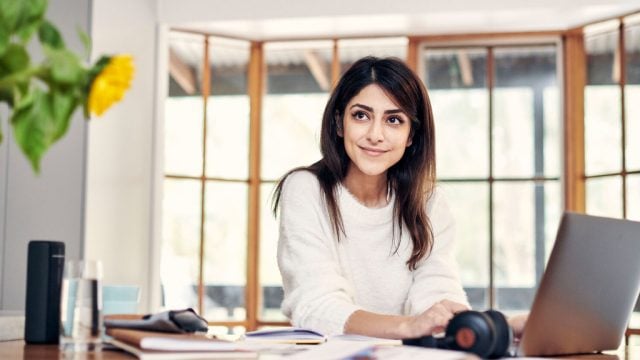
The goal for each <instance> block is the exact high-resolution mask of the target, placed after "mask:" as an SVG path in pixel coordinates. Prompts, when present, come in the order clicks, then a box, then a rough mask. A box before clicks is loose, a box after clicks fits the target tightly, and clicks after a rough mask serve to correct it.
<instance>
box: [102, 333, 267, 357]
mask: <svg viewBox="0 0 640 360" xmlns="http://www.w3.org/2000/svg"><path fill="white" fill-rule="evenodd" d="M107 334H108V335H109V336H111V337H112V339H110V340H109V343H111V344H112V345H114V346H115V347H118V348H120V349H122V350H124V351H126V352H129V353H131V354H133V355H135V356H136V357H138V358H139V359H245V358H250V359H255V358H257V356H258V355H257V353H255V352H253V351H248V350H246V349H244V348H242V347H241V346H239V345H238V344H237V343H234V342H230V341H224V340H218V339H212V338H208V337H205V336H203V335H196V334H171V333H162V332H152V331H143V330H131V329H108V330H107Z"/></svg>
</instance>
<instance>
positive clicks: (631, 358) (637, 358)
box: [0, 340, 640, 360]
mask: <svg viewBox="0 0 640 360" xmlns="http://www.w3.org/2000/svg"><path fill="white" fill-rule="evenodd" d="M135 358H136V357H135V356H133V355H130V354H128V353H125V352H122V351H119V350H104V351H102V352H97V353H92V352H88V353H75V354H73V353H69V354H65V353H61V352H60V351H59V349H58V345H26V344H25V343H24V341H22V340H12V341H0V359H61V360H85V359H89V360H131V359H135ZM261 358H262V357H261ZM269 358H271V357H269ZM558 359H578V360H640V346H630V347H627V348H626V349H625V348H621V349H619V350H618V351H614V352H611V353H609V352H607V353H606V354H591V355H575V356H566V357H558Z"/></svg>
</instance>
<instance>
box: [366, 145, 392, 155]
mask: <svg viewBox="0 0 640 360" xmlns="http://www.w3.org/2000/svg"><path fill="white" fill-rule="evenodd" d="M360 149H361V150H362V151H363V152H364V153H365V154H367V155H369V156H380V155H382V154H384V153H386V152H387V150H384V149H376V148H370V147H364V146H360Z"/></svg>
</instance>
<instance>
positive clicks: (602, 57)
mask: <svg viewBox="0 0 640 360" xmlns="http://www.w3.org/2000/svg"><path fill="white" fill-rule="evenodd" d="M639 39H640V21H639V20H638V16H637V15H636V16H631V17H627V18H625V19H624V20H623V21H621V20H613V21H609V22H606V23H601V24H596V25H593V26H591V27H587V28H586V29H585V44H586V55H587V64H588V71H587V86H586V88H585V175H586V176H585V178H586V180H585V181H586V211H587V213H590V214H594V215H602V216H610V217H618V218H627V219H634V220H640V213H639V212H638V210H639V209H638V201H631V199H638V198H639V197H638V194H639V192H640V189H639V187H638V186H639V180H638V179H639V177H640V155H639V154H640V147H639V146H640V144H639V143H638V142H637V141H636V140H635V139H636V138H637V134H638V132H639V131H640V118H639V117H638V114H639V113H640V108H638V104H639V103H640V46H639V45H638V44H640V42H639V41H638V40H639ZM634 195H635V196H634Z"/></svg>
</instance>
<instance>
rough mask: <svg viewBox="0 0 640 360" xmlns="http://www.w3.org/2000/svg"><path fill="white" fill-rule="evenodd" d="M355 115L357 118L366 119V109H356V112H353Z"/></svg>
mask: <svg viewBox="0 0 640 360" xmlns="http://www.w3.org/2000/svg"><path fill="white" fill-rule="evenodd" d="M353 117H354V118H355V119H356V120H366V119H367V114H366V113H365V112H364V111H356V112H355V113H353Z"/></svg>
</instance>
